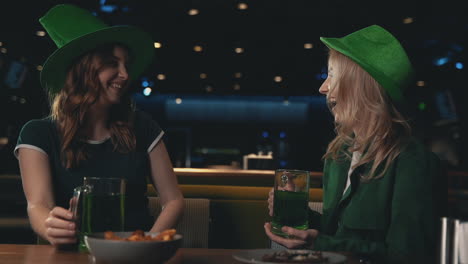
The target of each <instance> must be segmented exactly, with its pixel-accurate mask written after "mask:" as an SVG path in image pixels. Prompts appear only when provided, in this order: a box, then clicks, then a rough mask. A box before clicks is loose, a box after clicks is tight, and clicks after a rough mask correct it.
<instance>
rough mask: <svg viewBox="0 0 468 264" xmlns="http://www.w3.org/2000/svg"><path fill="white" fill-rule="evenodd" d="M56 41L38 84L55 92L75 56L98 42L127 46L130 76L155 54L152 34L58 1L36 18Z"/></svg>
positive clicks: (146, 65) (141, 71) (60, 85)
mask: <svg viewBox="0 0 468 264" xmlns="http://www.w3.org/2000/svg"><path fill="white" fill-rule="evenodd" d="M39 22H40V23H41V24H42V26H43V27H44V29H45V30H46V31H47V33H48V34H49V36H50V37H51V39H52V40H53V41H54V43H55V44H56V45H57V48H58V49H57V50H56V51H55V52H54V53H52V55H50V56H49V58H47V60H46V62H45V63H44V66H43V68H42V71H41V85H42V87H44V88H45V89H47V90H48V91H49V93H50V94H55V93H57V92H58V91H60V89H62V87H63V85H64V83H65V78H66V75H67V72H68V70H69V68H70V66H71V65H72V63H73V62H75V60H76V59H77V58H78V57H79V56H81V55H83V54H85V53H86V52H88V51H91V50H93V49H95V48H97V47H99V46H101V45H105V44H116V43H119V44H122V45H124V46H126V47H127V48H128V49H129V52H130V56H131V58H132V59H131V60H130V62H129V65H128V69H129V76H130V78H132V79H134V78H136V77H138V75H140V74H141V73H143V71H144V70H145V69H146V67H148V65H149V64H150V63H151V62H152V59H153V56H154V47H153V40H152V38H151V36H150V35H149V34H148V33H146V32H144V31H142V30H141V29H138V28H136V27H132V26H108V25H106V24H105V23H104V22H102V21H101V20H100V19H98V18H97V17H95V16H93V15H92V14H91V13H90V12H89V11H87V10H85V9H82V8H79V7H77V6H74V5H69V4H61V5H57V6H54V7H53V8H51V9H50V10H49V11H48V12H47V13H46V14H45V15H44V16H43V17H42V18H40V19H39Z"/></svg>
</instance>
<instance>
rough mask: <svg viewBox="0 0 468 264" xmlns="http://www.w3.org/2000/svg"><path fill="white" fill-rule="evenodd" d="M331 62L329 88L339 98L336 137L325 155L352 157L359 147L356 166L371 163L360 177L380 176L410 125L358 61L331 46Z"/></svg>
mask: <svg viewBox="0 0 468 264" xmlns="http://www.w3.org/2000/svg"><path fill="white" fill-rule="evenodd" d="M329 64H330V66H331V67H332V68H333V77H332V78H331V80H332V83H331V86H330V91H332V90H333V93H334V96H335V98H336V106H335V107H334V108H333V112H334V114H335V116H336V120H335V131H336V137H335V138H334V139H333V140H332V142H330V144H329V145H328V149H327V152H326V153H325V155H324V156H323V157H324V158H331V159H334V160H339V159H343V158H344V159H350V158H351V156H350V153H351V152H354V151H358V152H360V153H362V156H361V159H360V161H359V162H358V163H357V164H356V165H354V167H353V169H354V168H356V167H358V166H360V165H363V164H372V167H371V169H370V171H369V173H368V174H367V175H361V180H362V181H368V180H371V179H377V178H380V177H382V176H383V175H384V174H385V172H386V171H387V169H388V168H389V166H390V164H391V163H392V161H394V160H395V158H396V157H397V156H398V155H399V154H400V152H401V150H402V148H403V146H404V145H405V143H406V141H407V139H408V138H409V137H410V134H411V128H410V126H409V124H408V122H407V120H406V119H405V118H404V117H403V116H402V114H401V113H400V112H398V110H397V109H396V108H395V106H394V105H393V104H392V103H391V101H390V98H389V97H388V96H387V94H386V92H385V90H384V88H383V87H382V86H381V85H380V84H379V83H377V81H376V80H375V79H374V78H372V76H371V75H370V74H369V73H367V72H366V71H365V70H364V69H362V68H361V67H360V66H359V65H358V64H357V63H355V62H354V61H352V60H351V59H349V58H348V57H347V56H345V55H343V54H341V53H339V52H337V51H335V50H333V49H331V50H330V55H329ZM335 89H336V90H335ZM330 91H329V94H330ZM382 166H383V167H382Z"/></svg>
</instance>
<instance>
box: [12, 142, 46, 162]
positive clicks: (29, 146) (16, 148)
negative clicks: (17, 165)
mask: <svg viewBox="0 0 468 264" xmlns="http://www.w3.org/2000/svg"><path fill="white" fill-rule="evenodd" d="M19 148H27V149H34V150H37V151H39V152H42V153H44V154H46V155H47V157H48V156H49V155H48V154H47V153H46V152H45V151H44V150H43V149H41V148H39V147H37V146H34V145H29V144H19V145H18V146H16V147H15V150H13V154H14V155H15V157H16V158H17V159H18V149H19Z"/></svg>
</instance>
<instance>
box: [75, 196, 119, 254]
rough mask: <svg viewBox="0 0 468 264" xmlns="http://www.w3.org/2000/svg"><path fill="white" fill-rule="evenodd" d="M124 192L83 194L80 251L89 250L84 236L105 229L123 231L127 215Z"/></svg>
mask: <svg viewBox="0 0 468 264" xmlns="http://www.w3.org/2000/svg"><path fill="white" fill-rule="evenodd" d="M124 208H125V196H124V195H123V194H94V193H86V194H84V196H83V210H82V215H81V228H80V234H79V240H80V244H79V247H80V251H87V249H86V245H85V243H84V236H85V235H88V234H91V233H96V232H105V231H123V230H124V217H125V210H124Z"/></svg>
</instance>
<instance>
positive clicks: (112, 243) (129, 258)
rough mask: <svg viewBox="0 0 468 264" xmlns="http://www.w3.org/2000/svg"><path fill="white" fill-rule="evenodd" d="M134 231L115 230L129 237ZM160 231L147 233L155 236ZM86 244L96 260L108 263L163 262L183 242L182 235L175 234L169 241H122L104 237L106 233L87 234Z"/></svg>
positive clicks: (154, 263)
mask: <svg viewBox="0 0 468 264" xmlns="http://www.w3.org/2000/svg"><path fill="white" fill-rule="evenodd" d="M132 233H133V232H115V235H117V236H119V237H121V238H127V237H129V236H131V235H132ZM157 234H158V233H145V235H152V236H155V235H157ZM84 240H85V243H86V246H87V247H88V249H89V252H90V253H91V255H93V256H94V257H95V259H96V262H106V263H153V264H157V263H163V262H164V261H166V260H168V259H170V258H171V257H172V256H174V254H175V253H176V251H177V249H179V247H180V246H181V244H182V235H180V234H176V235H174V239H173V240H169V241H120V240H107V239H104V233H95V234H92V235H87V236H85V238H84Z"/></svg>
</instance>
